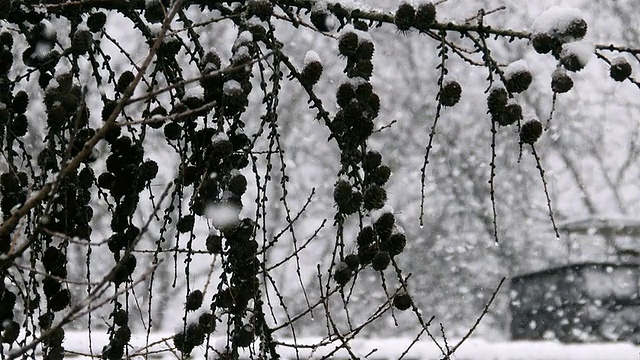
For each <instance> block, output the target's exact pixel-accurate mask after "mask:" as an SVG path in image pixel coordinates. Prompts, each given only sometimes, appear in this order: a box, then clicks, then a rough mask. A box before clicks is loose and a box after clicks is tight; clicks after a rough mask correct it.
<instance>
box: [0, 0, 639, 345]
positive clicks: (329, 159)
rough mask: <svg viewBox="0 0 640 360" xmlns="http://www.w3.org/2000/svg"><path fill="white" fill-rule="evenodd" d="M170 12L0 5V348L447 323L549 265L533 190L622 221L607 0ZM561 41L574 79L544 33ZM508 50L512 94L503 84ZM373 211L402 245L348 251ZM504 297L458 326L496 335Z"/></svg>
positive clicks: (625, 98)
mask: <svg viewBox="0 0 640 360" xmlns="http://www.w3.org/2000/svg"><path fill="white" fill-rule="evenodd" d="M188 5H189V6H187V5H186V4H183V3H182V2H181V1H178V2H172V3H168V2H163V1H159V0H158V1H153V0H151V1H146V2H142V1H135V2H131V3H127V4H123V3H118V2H109V1H103V2H92V1H85V2H43V3H38V4H22V3H19V2H17V1H8V0H3V1H2V2H1V6H0V8H2V10H3V11H1V12H0V13H2V14H3V15H0V26H2V29H1V32H2V37H1V38H0V40H1V42H0V43H1V44H2V59H1V60H2V64H3V65H2V69H1V70H2V71H3V72H2V74H3V75H2V81H0V86H2V91H3V98H1V99H0V102H1V103H2V104H3V106H1V107H0V109H1V110H2V111H3V112H2V114H0V115H2V116H3V118H2V123H3V126H4V127H3V133H4V138H3V147H2V152H3V164H2V171H3V174H2V179H0V180H2V192H3V193H2V194H3V201H2V211H3V213H4V223H3V225H2V228H0V235H2V239H1V240H2V246H3V247H2V248H1V250H2V252H3V253H4V254H5V257H3V259H2V262H1V263H0V269H2V275H3V277H4V279H5V281H4V285H3V287H2V291H3V294H4V295H2V297H1V299H5V300H2V301H6V305H8V306H7V309H9V308H10V309H13V311H12V312H10V313H11V314H9V312H7V314H3V316H6V318H5V320H9V324H17V325H19V327H20V328H21V329H24V330H25V331H21V332H19V333H18V334H17V335H16V336H17V337H16V338H15V339H12V338H11V336H10V335H11V330H12V329H13V327H12V326H14V325H7V326H8V327H7V329H5V333H3V339H4V340H7V341H5V343H7V344H9V345H8V346H9V347H10V348H21V349H23V350H24V351H28V350H30V348H29V346H30V345H32V346H36V345H37V343H39V342H40V341H41V340H42V339H41V338H40V335H45V336H44V339H46V340H44V343H43V344H44V348H43V349H44V350H43V351H44V352H45V354H48V356H49V357H50V358H55V356H57V354H59V353H60V352H61V351H62V350H61V349H62V346H61V345H62V343H61V342H60V341H58V339H60V330H59V329H61V328H67V329H70V328H71V327H75V328H77V329H95V330H100V331H102V332H105V331H106V332H107V333H108V334H109V338H110V344H109V345H108V346H107V347H105V348H103V349H93V350H95V351H96V352H97V353H101V354H102V356H104V357H106V358H119V357H121V356H123V354H125V352H126V351H128V349H127V348H126V347H125V346H124V345H125V344H126V343H127V342H128V341H129V338H130V335H129V336H127V334H128V333H129V334H130V333H131V332H132V331H134V332H147V334H150V333H151V332H152V331H155V330H164V331H171V332H174V333H175V334H176V335H175V337H174V338H173V342H172V344H173V346H174V347H175V348H176V350H177V351H179V352H183V353H184V354H188V353H190V352H191V351H192V350H193V348H196V347H197V346H199V345H201V344H203V343H204V342H205V340H206V339H208V334H209V333H210V332H212V330H213V327H214V325H215V326H216V327H217V330H216V332H215V333H214V334H227V335H228V336H227V340H226V342H225V344H224V346H222V348H224V347H226V350H224V349H221V348H220V347H215V349H214V346H213V344H211V345H212V346H211V347H206V348H205V349H206V351H207V352H209V353H210V354H215V353H216V352H218V353H219V354H218V356H222V353H223V352H229V353H230V354H231V355H233V356H237V354H238V349H240V348H245V347H247V346H248V345H249V344H250V343H251V342H252V341H253V340H254V339H259V340H260V343H261V344H262V345H263V346H262V347H261V348H260V349H258V347H256V348H255V349H256V352H258V353H260V352H261V353H262V354H263V356H265V355H264V354H267V353H271V355H270V356H274V353H275V352H276V351H277V350H276V349H275V342H274V340H273V338H272V337H273V336H291V337H294V339H295V337H296V336H300V335H321V336H327V337H330V338H332V339H340V340H341V341H345V342H346V341H347V340H348V339H350V338H351V337H354V336H356V335H358V336H359V335H360V334H363V335H370V336H389V335H397V334H403V335H407V336H416V334H422V332H421V329H422V328H423V327H425V325H426V322H427V321H428V320H429V318H430V317H431V316H435V318H436V319H437V322H440V323H442V324H444V325H445V330H446V331H447V335H448V336H451V337H461V336H463V335H465V334H466V333H467V331H468V330H469V329H470V328H471V327H472V325H473V323H474V322H475V321H476V319H477V318H478V316H480V314H482V313H483V311H485V310H484V309H485V307H486V305H487V302H488V301H489V298H490V297H491V295H492V293H493V292H494V291H495V290H496V286H497V284H498V282H499V280H500V278H502V277H508V276H512V275H515V274H519V273H522V272H527V271H532V270H537V269H540V268H543V267H546V266H549V265H557V264H564V263H566V262H567V261H570V260H571V254H572V253H573V252H574V251H573V250H572V248H571V244H570V243H569V242H568V241H567V240H566V239H565V238H564V237H561V238H560V240H559V241H558V240H556V239H555V238H556V235H555V233H554V226H553V223H552V221H551V220H550V219H549V211H550V209H549V208H548V202H547V199H548V198H550V200H551V206H552V207H553V212H554V219H555V221H556V222H558V221H562V220H567V219H572V218H575V217H581V216H586V215H601V214H616V215H620V216H622V215H633V214H637V212H638V209H637V206H638V205H637V197H638V191H637V187H638V183H637V181H635V179H637V175H638V161H637V160H638V159H637V156H638V143H637V136H636V134H637V132H638V124H637V120H636V119H634V118H633V113H634V110H635V109H636V107H637V100H636V98H637V97H636V96H634V95H635V94H636V91H638V89H637V83H636V82H635V80H634V79H633V77H631V78H629V79H627V76H624V77H622V78H621V80H625V81H622V82H617V81H614V80H613V79H611V78H610V76H609V73H610V67H611V64H612V62H613V64H614V65H616V64H618V65H619V66H622V67H623V68H624V69H626V66H629V67H630V68H629V69H631V67H633V68H635V67H636V65H635V64H636V62H637V59H636V57H637V54H638V51H637V50H635V48H637V47H638V46H637V41H638V40H637V39H638V36H637V34H638V31H639V29H638V28H637V25H635V24H634V23H633V22H632V19H631V18H629V14H632V13H633V11H634V9H635V8H636V7H637V6H636V5H635V4H634V3H633V2H631V1H627V2H616V3H615V4H610V3H608V2H586V1H571V2H567V1H547V2H538V3H536V4H533V3H527V4H526V6H525V5H523V6H518V7H508V8H506V7H505V6H506V5H507V4H502V3H500V2H498V1H477V2H474V4H473V5H470V4H469V5H467V6H464V7H461V6H459V4H455V3H454V2H446V1H445V2H439V3H437V4H436V5H433V4H431V3H424V4H419V5H416V6H412V5H408V4H406V3H403V4H400V5H399V6H397V5H396V4H389V3H387V2H381V3H379V4H375V3H371V4H368V5H366V6H365V5H362V4H340V3H331V2H328V3H325V2H309V1H286V2H270V1H266V0H250V1H247V2H235V3H232V2H229V3H203V4H199V3H197V2H189V4H188ZM553 5H563V6H573V7H576V8H579V9H581V11H580V12H579V11H577V10H568V9H566V8H555V10H553V11H550V12H547V13H544V11H545V10H547V9H548V8H550V7H551V6H553ZM374 9H375V10H374ZM436 13H437V15H436ZM545 14H546V15H545ZM576 14H580V15H579V16H578V15H576ZM432 15H433V16H435V20H434V19H432V18H430V16H432ZM545 16H547V17H554V16H555V17H557V19H556V20H557V21H558V23H556V25H555V26H556V28H554V27H553V26H551V28H549V29H545V30H548V31H546V32H545V31H541V30H540V28H536V27H535V26H534V23H535V22H538V23H540V22H542V23H544V22H545V21H546V20H548V19H545ZM577 16H578V17H577ZM445 19H455V20H454V21H451V22H449V20H445ZM580 20H583V22H584V23H586V24H588V26H587V28H588V31H587V33H586V36H585V35H584V34H583V33H580V31H581V29H582V28H581V22H580ZM548 22H549V21H547V23H548ZM563 22H564V23H565V24H564V25H567V26H568V28H570V30H567V29H565V28H562V26H560V25H563ZM558 24H560V25H558ZM378 25H380V26H378ZM571 25H573V26H574V28H571ZM489 26H490V27H489ZM558 26H560V27H558ZM576 28H577V30H576ZM506 29H514V30H506ZM572 31H573V33H572ZM576 31H577V33H575V32H576ZM537 34H538V35H540V34H545V35H549V36H550V37H551V40H552V41H551V45H550V49H549V50H550V51H551V50H552V51H551V52H552V54H540V53H538V52H540V49H539V48H537V49H536V48H534V47H535V46H532V45H536V42H535V36H534V35H537ZM583 37H584V40H585V41H588V42H591V43H593V44H596V46H595V47H594V48H592V54H591V59H590V61H589V62H587V63H586V64H582V60H583V59H580V58H579V59H577V61H578V64H579V65H585V67H584V68H583V69H581V70H579V71H576V70H577V69H576V68H575V66H578V65H575V63H572V62H569V61H565V60H563V59H565V58H567V57H568V55H567V54H565V53H569V52H570V51H569V50H566V51H565V52H562V51H563V50H562V46H563V43H566V44H569V45H571V44H574V43H579V42H580V41H582V38H583ZM532 41H533V44H532ZM554 41H555V42H554ZM598 44H599V45H598ZM609 44H626V45H627V46H628V47H611V48H609ZM580 46H581V48H584V47H585V46H587V45H585V44H582V43H581V45H580ZM565 47H567V48H570V47H571V46H565ZM593 53H595V54H593ZM619 56H622V57H624V58H625V59H626V60H627V62H626V63H625V62H621V61H620V60H615V59H616V58H617V57H619ZM517 60H525V61H526V63H527V65H528V69H529V71H530V74H532V75H533V76H532V81H531V85H529V84H527V86H524V87H525V88H526V87H528V90H526V91H520V90H522V89H516V90H517V91H516V90H514V88H513V85H511V86H510V85H509V82H508V81H506V80H507V79H509V76H510V75H512V73H514V71H515V70H513V69H515V65H514V67H511V69H512V70H509V68H508V67H507V65H509V64H512V63H514V62H516V61H517ZM563 61H564V62H563ZM624 64H627V65H624ZM630 64H633V66H631V65H630ZM564 68H567V69H568V70H569V71H566V70H563V69H564ZM556 69H560V70H559V72H557V71H556ZM624 69H623V70H624ZM510 71H511V72H510ZM515 72H516V73H517V71H515ZM558 74H560V75H563V76H565V78H564V81H565V82H566V81H567V80H566V76H567V75H568V76H569V78H570V79H571V82H572V83H573V88H572V89H571V90H569V91H568V92H566V93H564V92H561V91H558V88H557V87H552V78H555V77H556V76H559V75H558ZM190 79H194V81H191V80H190ZM504 82H507V90H508V91H509V93H508V96H509V97H510V98H512V99H513V101H514V102H512V103H510V105H513V104H515V103H516V102H517V104H518V105H519V106H520V107H521V109H522V113H523V114H524V116H517V114H516V115H515V116H514V117H513V119H511V120H512V122H514V124H512V125H509V126H506V125H505V124H503V122H504V121H505V120H502V119H501V118H500V116H502V111H503V110H502V108H500V109H499V111H498V112H500V114H497V113H495V112H494V113H492V114H490V113H488V112H487V96H488V94H491V91H490V90H489V89H496V88H498V87H500V86H501V85H500V84H502V83H504ZM525 82H526V81H525ZM455 84H457V85H455ZM565 85H566V84H565ZM447 86H451V87H447ZM456 86H457V88H456ZM556 86H557V85H556ZM457 89H461V95H460V93H458V92H457ZM350 92H351V93H350ZM454 105H455V106H454ZM551 114H553V116H551ZM533 118H536V119H539V124H540V125H542V126H543V127H544V132H543V134H542V136H541V137H540V139H539V140H538V139H537V137H535V138H533V140H523V139H529V138H528V137H527V136H523V135H521V134H520V132H521V130H522V129H523V127H524V125H525V122H527V121H530V120H531V119H533ZM38 119H42V121H39V120H38ZM436 120H437V123H436V122H435V121H436ZM503 125H505V126H503ZM494 130H495V132H494ZM327 139H329V141H327ZM536 140H538V141H536ZM523 142H524V144H523ZM529 142H530V143H533V142H535V147H536V149H537V151H536V154H537V156H539V158H540V160H539V161H540V163H541V164H542V167H543V168H544V173H545V179H544V181H545V182H546V185H547V186H548V192H546V193H545V191H544V188H543V180H541V177H540V171H539V169H538V168H537V167H536V165H537V164H536V160H535V158H534V157H533V156H530V152H531V151H530V149H531V146H529ZM376 153H379V154H381V158H382V160H381V165H376V164H374V165H370V164H371V163H372V162H374V163H376V162H377V161H378V160H375V158H376V156H377V155H376ZM372 159H374V160H372ZM427 162H428V164H427ZM494 168H495V176H492V172H493V169H494ZM387 170H390V171H391V173H392V176H391V177H390V178H389V180H388V182H387V180H386V176H387V174H385V173H386V172H387ZM379 172H382V174H380V173H379ZM380 176H382V179H380ZM378 185H383V186H384V187H380V186H378ZM41 189H42V190H41ZM381 189H382V191H384V192H381ZM492 199H495V200H492ZM494 209H495V210H494ZM383 214H393V216H392V217H391V218H393V219H395V225H394V224H393V223H392V224H391V226H390V228H389V229H388V230H389V231H390V232H392V233H394V234H395V235H397V237H396V238H395V239H400V238H402V236H400V235H399V234H403V236H404V238H406V247H404V245H402V246H400V247H399V248H397V250H394V247H392V246H391V245H389V244H388V242H389V240H388V239H387V238H389V234H390V233H389V234H386V235H383V233H384V231H386V230H384V229H383V228H385V229H386V227H389V226H382V225H377V226H374V228H375V231H374V234H375V239H374V240H370V241H369V242H367V241H366V240H361V239H362V238H364V236H363V235H362V233H363V231H364V232H366V230H363V228H366V227H367V225H370V223H375V222H376V221H377V220H378V219H379V218H381V217H383ZM387 218H389V217H388V216H387ZM496 240H499V244H496ZM398 241H399V240H398ZM394 252H398V253H399V254H398V255H397V256H394V257H393V261H391V263H390V264H389V265H387V262H389V261H388V255H389V253H392V255H393V253H394ZM382 253H384V254H382ZM349 255H352V257H351V258H350V259H353V258H354V257H353V256H356V258H358V259H359V260H360V265H352V264H351V263H347V261H346V260H347V258H348V256H349ZM385 256H386V257H387V259H385ZM374 257H375V258H374ZM371 261H373V262H374V264H372V265H367V263H368V262H371ZM372 267H373V269H372ZM382 270H384V271H382ZM408 274H411V277H410V278H409V280H408V282H405V281H406V280H405V279H406V276H407V275H408ZM102 280H105V281H102ZM342 284H344V285H345V286H344V287H342ZM133 285H136V286H135V287H134V286H133ZM405 291H407V292H408V293H409V294H410V296H409V295H406V294H405ZM10 294H13V295H10ZM16 295H17V296H16ZM200 297H202V298H203V300H200ZM13 298H15V300H13V301H12V300H11V299H13ZM82 299H85V300H84V301H81V300H82ZM71 300H73V301H71ZM403 301H404V303H403ZM3 304H5V303H3ZM92 304H94V305H96V304H99V305H100V306H97V305H96V306H97V308H96V309H93V308H92V306H94V305H92ZM9 305H10V306H9ZM394 306H395V308H394ZM507 306H508V298H507V294H506V292H505V291H502V292H499V293H498V294H497V300H496V301H495V302H494V303H493V304H492V306H491V307H490V308H489V310H488V315H487V316H486V317H485V318H484V319H483V322H481V325H480V327H479V328H478V329H474V330H475V331H476V334H478V335H481V336H485V337H490V338H505V337H507V336H508V333H507V329H508V321H509V317H508V311H507ZM379 307H380V308H379ZM378 308H379V309H380V311H377V310H376V309H378ZM407 308H410V309H411V310H412V311H408V312H405V313H402V312H400V311H398V310H402V309H407ZM87 309H90V310H91V311H86V310H87ZM168 309H182V310H183V311H180V313H179V314H178V313H176V312H173V311H171V312H170V311H168ZM311 309H313V310H311ZM192 312H194V313H192ZM382 313H384V316H381V320H377V319H378V314H382ZM423 316H424V318H423ZM374 320H375V321H374ZM360 324H363V325H360ZM365 325H366V326H365ZM360 326H362V327H360ZM7 331H8V333H7ZM429 331H430V332H432V333H433V334H436V335H438V333H439V330H435V331H434V330H429ZM29 332H30V333H31V334H35V335H26V334H28V333H29ZM56 336H57V337H56ZM52 338H53V339H54V340H51V339H52ZM9 340H11V341H9ZM38 346H39V345H38ZM339 347H344V344H343V345H340V346H339ZM5 351H6V348H5V347H3V350H2V352H3V354H4V353H5ZM447 351H448V350H447V349H444V350H443V353H444V354H446V353H447ZM7 354H8V353H7ZM129 355H131V354H129Z"/></svg>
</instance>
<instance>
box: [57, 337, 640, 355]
mask: <svg viewBox="0 0 640 360" xmlns="http://www.w3.org/2000/svg"><path fill="white" fill-rule="evenodd" d="M171 336H172V334H169V333H161V334H152V336H151V338H150V341H149V342H150V343H154V342H157V343H158V344H157V345H154V346H152V347H151V348H150V352H156V351H161V352H162V354H164V355H163V356H155V357H152V356H150V357H149V358H150V359H151V358H153V359H177V358H179V356H178V354H173V353H172V352H170V351H168V350H167V346H169V345H171V340H168V341H166V343H163V342H162V341H160V340H161V339H169V338H170V337H171ZM320 340H321V339H318V338H301V339H298V344H316V343H318V342H319V341H320ZM107 341H108V339H107V338H105V336H104V335H103V334H95V335H92V344H93V346H92V349H93V353H94V354H99V353H100V350H101V349H102V346H104V345H105V344H106V343H107ZM281 342H282V343H288V344H290V343H292V340H291V339H281ZM145 343H146V341H145V336H144V335H140V336H135V335H134V336H133V338H132V340H131V344H132V346H133V347H132V348H130V354H132V355H133V354H135V353H136V351H137V350H139V349H141V348H143V347H144V345H145ZM216 343H224V341H223V339H212V340H211V344H216ZM449 343H450V344H455V343H456V342H455V341H452V340H450V341H449ZM88 344H89V339H88V334H87V333H85V332H78V333H67V335H66V339H65V343H64V347H65V349H66V350H67V351H72V352H76V353H82V354H89V346H88ZM337 344H338V343H337V342H336V343H334V344H331V345H328V346H325V347H322V348H319V349H315V350H314V349H311V348H301V349H299V354H298V355H296V352H295V350H294V349H293V348H287V347H282V348H280V349H279V350H278V351H279V353H280V354H281V355H282V358H283V359H320V358H322V357H323V356H325V355H327V354H328V353H329V352H331V351H332V350H333V349H335V346H336V345H337ZM410 344H411V339H404V338H396V339H394V338H387V339H371V340H354V341H352V342H351V350H352V352H353V353H354V354H355V355H356V356H359V357H360V358H362V359H364V358H365V356H367V355H368V356H367V357H366V358H367V359H372V360H383V359H384V360H390V359H398V358H400V356H401V355H402V353H403V352H404V351H405V350H406V348H407V347H408V346H409V345H410ZM203 350H204V349H203V347H199V348H196V350H194V352H193V354H192V357H191V358H192V359H204V353H203ZM246 355H247V356H246V358H249V356H248V355H249V354H246ZM79 358H89V357H88V356H87V357H84V356H80V357H79ZM131 358H132V359H134V360H138V359H140V360H141V359H143V357H142V356H132V357H131ZM349 358H350V356H349V354H348V353H347V352H346V351H344V350H340V351H338V352H337V353H336V354H335V355H334V356H333V357H332V359H349ZM439 358H441V353H440V351H439V350H438V349H437V347H436V346H435V345H434V344H433V343H432V342H431V341H429V340H422V341H421V342H419V343H418V344H415V345H414V346H413V347H412V348H411V350H410V351H409V352H408V353H407V354H406V355H405V356H404V358H403V359H407V360H428V359H439ZM452 358H453V359H455V360H609V359H616V360H627V359H628V360H640V347H636V346H634V345H632V344H626V343H619V344H616V343H598V344H561V343H557V342H551V341H540V342H535V341H513V342H487V341H483V340H468V341H467V342H465V343H464V344H463V345H462V346H461V347H460V348H459V349H458V351H457V352H456V354H455V356H453V357H452Z"/></svg>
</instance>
